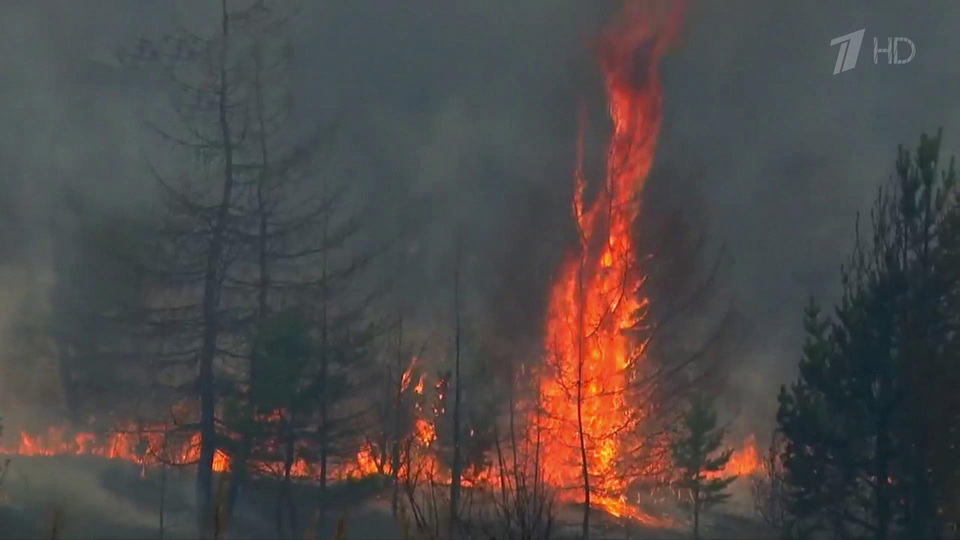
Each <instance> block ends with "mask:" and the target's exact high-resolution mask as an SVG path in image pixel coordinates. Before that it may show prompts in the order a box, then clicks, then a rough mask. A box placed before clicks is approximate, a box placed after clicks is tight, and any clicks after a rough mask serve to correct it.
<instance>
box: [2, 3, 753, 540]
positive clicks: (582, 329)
mask: <svg viewBox="0 0 960 540" xmlns="http://www.w3.org/2000/svg"><path fill="white" fill-rule="evenodd" d="M664 5H665V4H662V5H660V7H663V6H664ZM679 19H680V10H679V9H677V8H676V7H675V6H674V7H673V8H672V12H670V13H660V12H658V10H657V9H655V8H653V7H651V5H650V4H646V3H640V2H628V3H627V7H626V9H625V11H624V12H623V14H622V15H621V16H620V17H619V18H618V19H617V21H616V23H615V24H614V25H613V26H611V27H610V29H608V31H607V32H605V33H604V34H603V35H602V36H601V39H600V40H599V43H598V48H597V49H598V51H597V52H598V57H599V63H600V67H601V70H602V73H603V77H604V83H605V90H606V98H607V109H608V112H609V115H610V121H611V125H612V134H611V135H610V139H609V143H608V146H607V151H606V163H605V171H604V175H605V177H604V179H603V182H602V184H600V185H599V186H598V187H597V188H596V189H588V179H587V178H586V173H585V171H584V166H583V163H584V131H585V125H584V124H585V120H582V121H581V124H580V126H579V129H580V133H579V136H578V144H577V156H576V166H575V170H574V193H573V201H572V207H573V216H574V219H575V224H576V230H577V234H578V243H577V245H576V247H575V249H572V250H571V251H570V252H569V253H567V254H566V256H565V258H564V259H563V261H562V263H561V266H560V268H559V269H558V272H557V274H556V278H555V281H554V282H553V283H552V284H551V286H550V288H549V299H548V304H547V309H546V318H545V321H544V337H543V340H544V341H543V345H544V347H543V348H544V351H545V354H546V358H545V361H544V363H543V369H542V371H540V372H539V373H538V380H537V382H536V390H537V394H538V398H539V399H538V403H539V404H540V407H539V408H538V410H537V411H536V412H535V413H530V414H529V415H528V416H527V417H526V420H527V426H526V428H527V430H528V431H527V435H528V436H527V439H528V440H527V441H521V445H524V444H525V445H526V447H532V446H534V442H533V438H534V436H533V435H532V433H533V432H534V431H536V433H537V435H536V443H535V445H536V447H537V450H536V451H537V453H538V458H539V459H540V461H539V463H537V465H536V467H539V468H542V471H543V473H542V474H543V478H542V480H543V481H544V482H545V483H546V484H548V485H549V486H550V487H551V488H554V489H555V490H556V493H557V495H558V497H559V498H561V499H562V500H564V501H568V502H584V500H585V499H586V500H587V502H589V504H590V505H591V506H593V507H598V508H601V509H603V510H605V511H606V512H607V513H609V514H610V515H613V516H615V517H622V518H627V519H631V520H635V521H638V522H641V523H644V524H647V525H651V526H658V527H662V526H669V525H670V523H671V522H670V521H669V520H668V519H667V518H665V517H658V516H654V515H652V514H649V513H647V512H645V511H644V510H643V509H641V508H640V507H639V506H638V505H634V504H633V501H634V499H635V497H634V495H632V494H631V495H630V497H628V491H630V492H631V493H632V492H633V490H631V489H630V488H631V482H632V481H633V479H634V478H635V476H636V475H637V471H638V469H639V470H640V471H642V472H645V473H646V472H651V471H664V470H667V469H668V468H669V464H667V463H666V459H667V454H666V453H662V452H661V453H651V454H650V455H649V457H648V458H642V457H641V458H640V459H641V461H642V460H643V459H648V461H649V462H647V463H641V464H640V466H639V467H638V466H637V465H636V464H635V463H634V464H631V465H630V466H629V467H625V466H624V464H623V462H624V461H625V460H624V457H625V456H627V455H628V453H630V454H629V455H630V456H631V457H632V458H634V459H635V460H636V455H634V454H633V453H632V452H633V449H635V448H636V447H637V443H636V440H634V438H635V437H636V436H637V435H636V434H637V433H638V432H639V431H641V430H642V428H643V427H644V423H645V422H646V421H647V413H646V412H645V408H644V406H643V405H641V404H637V403H636V402H635V399H634V397H633V395H632V386H633V383H634V381H635V379H636V378H637V377H638V374H639V373H641V372H642V370H643V368H644V362H645V360H646V358H645V351H646V345H647V341H645V339H646V338H644V337H643V333H642V332H636V331H635V330H636V329H638V328H642V327H643V326H644V324H645V323H648V322H649V321H647V309H648V303H649V300H648V299H647V298H646V297H645V296H644V293H643V284H644V282H645V279H646V277H645V275H644V273H643V271H642V269H641V268H640V266H639V264H638V262H639V259H640V256H641V255H642V254H641V253H640V252H639V250H638V246H637V245H636V242H635V240H634V237H633V232H634V231H633V227H634V225H635V223H636V221H637V218H638V217H639V214H640V205H639V197H640V195H641V192H642V189H643V186H644V182H645V180H646V177H647V175H648V173H649V172H650V169H651V166H652V163H653V159H654V154H655V149H656V145H657V137H658V134H659V130H660V124H661V106H662V91H661V85H660V77H659V73H658V68H659V62H660V60H661V58H662V57H663V55H664V54H665V53H666V51H667V49H668V47H669V46H670V44H671V42H672V41H673V38H674V35H675V33H676V31H677V28H678V26H679ZM417 364H418V358H417V357H415V356H414V357H413V358H412V359H411V361H410V362H409V364H408V367H407V368H406V370H404V371H402V374H401V375H400V381H399V391H398V392H397V396H398V397H397V403H398V404H399V402H400V397H401V396H402V395H404V394H406V393H407V392H408V390H409V391H410V392H412V393H413V394H415V395H416V396H423V394H424V392H425V388H429V382H428V381H426V374H425V373H419V375H417V374H416V373H415V367H416V366H417ZM398 371H399V370H398ZM447 382H448V381H447V380H444V379H442V378H441V380H438V381H436V384H435V385H434V386H433V390H434V391H433V393H434V394H435V397H436V400H437V401H436V404H434V405H433V406H432V407H427V406H422V405H420V404H418V405H417V406H416V410H415V414H414V418H412V422H411V423H412V433H411V434H410V436H409V439H408V441H407V443H408V444H407V445H406V449H405V450H404V452H405V453H406V456H405V461H395V460H394V459H397V460H398V459H400V458H399V456H397V457H396V458H394V459H389V458H388V457H387V451H388V445H387V441H386V440H384V441H381V442H380V443H379V446H377V445H375V444H373V443H371V442H370V441H369V440H368V441H367V442H366V443H358V444H356V445H352V446H349V448H350V449H349V454H348V457H345V458H343V461H338V462H336V463H331V464H330V465H331V466H330V468H326V469H325V471H326V474H328V475H329V476H328V477H329V478H330V479H332V480H339V479H344V478H356V477H365V476H372V475H377V474H380V475H390V473H391V472H392V469H393V468H394V467H397V468H398V471H397V475H395V476H396V477H398V478H400V479H404V478H409V477H413V476H417V475H419V474H421V471H428V472H427V473H425V474H427V475H429V477H430V483H431V484H432V483H433V482H434V480H436V481H437V482H438V483H444V482H446V483H447V484H449V483H450V472H449V470H447V465H446V463H445V461H444V459H442V458H441V453H442V452H443V450H441V449H440V448H439V447H440V446H442V443H443V442H444V441H443V440H442V435H443V432H442V431H441V430H443V429H445V426H443V425H441V424H440V423H439V418H440V417H441V416H442V415H444V414H445V413H446V409H445V408H444V407H445V405H444V403H445V402H444V398H445V396H446V393H447V389H446V383H447ZM428 391H429V390H428ZM398 408H399V407H398ZM283 418H284V413H283V411H282V410H281V409H279V408H278V409H276V410H275V411H272V412H271V413H270V414H266V415H264V416H263V418H257V421H258V422H259V423H261V424H262V425H264V426H267V428H268V429H266V431H268V432H269V433H270V435H267V436H266V437H265V438H266V439H267V440H268V441H269V442H268V443H265V444H264V446H268V447H267V448H261V449H260V450H265V451H264V452H262V456H268V457H258V458H256V459H253V458H251V459H250V461H249V465H248V466H249V467H250V468H251V470H253V471H256V472H257V473H259V474H261V475H264V476H273V477H281V476H283V475H284V470H285V469H286V470H287V471H288V472H289V477H292V478H297V479H304V480H315V479H317V478H319V475H320V472H319V471H320V469H319V467H318V466H317V465H316V463H314V462H313V461H311V459H313V458H307V457H305V456H307V455H312V454H311V453H310V452H302V451H301V449H300V447H298V448H297V449H296V450H295V451H293V450H291V451H289V452H291V453H290V454H289V455H291V456H293V455H294V454H296V455H295V456H294V457H291V459H290V460H288V461H286V467H285V466H284V465H285V463H284V461H283V460H282V459H276V458H275V456H276V455H279V454H281V453H282V452H281V451H280V450H279V449H278V448H279V446H280V445H279V444H277V439H276V438H275V437H274V435H275V434H274V432H275V431H276V432H279V431H280V430H279V429H274V428H277V426H278V425H280V424H282V422H283ZM512 420H513V419H512V417H511V422H512ZM512 429H513V426H512V424H511V430H512ZM438 433H439V434H440V435H441V437H438ZM540 433H544V434H546V436H544V437H542V439H541V437H540ZM511 434H512V432H511ZM472 435H473V433H472V431H471V436H472ZM395 436H397V437H398V438H399V437H400V428H399V421H398V424H397V428H396V434H395ZM224 437H227V435H224ZM661 437H662V435H661ZM237 438H238V439H239V437H237ZM224 440H226V439H224ZM437 441H439V442H437ZM227 442H228V443H229V441H227ZM395 442H396V441H395ZM658 442H662V441H658ZM435 443H436V444H435ZM218 444H219V443H218ZM304 444H305V445H306V444H308V443H304ZM293 446H294V445H293V443H291V444H290V448H293ZM358 446H359V450H357V448H358ZM200 448H201V441H200V433H199V432H197V431H195V430H194V431H185V432H176V431H175V430H173V428H172V427H171V426H170V425H168V424H164V423H156V424H149V425H144V424H140V423H129V424H128V425H125V426H123V427H122V428H118V429H115V430H113V431H108V432H105V433H94V432H91V431H83V430H81V431H76V430H71V429H68V428H62V427H53V428H49V429H47V431H46V432H43V433H39V434H36V433H34V434H31V433H29V432H27V431H20V432H19V434H18V438H17V439H16V440H15V441H13V442H11V441H9V440H7V441H3V442H2V443H0V453H3V454H16V455H22V456H37V455H40V456H51V455H90V456H99V457H103V458H108V459H118V460H124V461H128V462H132V463H136V464H138V465H140V466H141V467H142V468H143V470H146V467H149V466H160V465H171V466H182V465H191V464H195V463H197V462H198V460H199V457H200ZM224 448H226V445H224ZM499 450H500V449H499V448H498V453H499ZM354 452H355V454H354ZM314 453H315V452H314ZM397 453H399V451H397ZM490 453H492V452H490ZM497 457H498V458H499V463H498V465H493V464H492V463H493V462H494V461H497V460H493V459H491V460H488V462H486V463H485V464H484V466H473V467H468V468H467V469H466V470H464V471H462V472H463V476H462V484H463V485H464V486H466V487H481V488H490V487H494V488H497V490H501V489H502V488H504V487H505V485H506V484H508V483H509V481H510V479H507V480H506V481H505V480H504V472H503V470H504V469H509V468H510V467H511V466H512V467H514V470H515V471H516V470H518V469H519V468H522V467H525V466H526V465H525V464H519V463H510V462H509V461H510V460H511V459H512V460H513V461H514V462H518V461H519V460H520V458H518V457H517V453H516V449H515V448H514V453H513V456H512V457H510V456H507V457H505V456H497ZM238 462H240V461H237V462H235V463H234V465H236V463H238ZM291 462H292V465H291ZM758 462H759V459H758V456H757V450H756V444H755V440H754V438H753V437H752V436H750V437H749V438H747V439H746V441H745V442H744V444H743V447H742V448H741V449H739V450H737V451H736V452H734V453H733V455H732V457H731V459H730V461H729V463H728V465H727V467H726V468H725V470H724V471H723V474H735V475H748V474H751V473H752V472H753V471H754V470H756V469H757V467H758ZM398 463H399V465H397V464H398ZM497 466H499V470H498V469H497ZM230 470H231V460H230V457H229V455H228V453H227V451H226V450H225V449H218V450H216V453H215V456H214V461H213V471H214V472H218V473H224V472H229V471H230ZM537 474H539V473H537ZM325 479H326V478H325ZM515 482H517V481H515Z"/></svg>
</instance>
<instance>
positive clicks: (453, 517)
mask: <svg viewBox="0 0 960 540" xmlns="http://www.w3.org/2000/svg"><path fill="white" fill-rule="evenodd" d="M455 250H456V253H455V261H454V268H453V316H454V344H453V347H454V368H453V369H454V386H453V464H452V466H451V469H450V524H449V525H450V530H449V537H450V538H453V535H454V532H455V531H456V526H457V520H458V512H459V504H460V475H461V470H460V467H461V465H460V242H459V240H458V241H457V245H456V247H455Z"/></svg>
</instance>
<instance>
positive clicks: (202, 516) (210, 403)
mask: <svg viewBox="0 0 960 540" xmlns="http://www.w3.org/2000/svg"><path fill="white" fill-rule="evenodd" d="M220 5H221V8H220V9H221V17H222V43H221V47H222V48H221V51H220V66H219V67H220V89H219V124H220V131H221V137H222V142H223V154H224V155H223V161H224V166H223V193H222V196H221V200H220V206H219V208H218V209H217V210H218V211H217V218H216V221H215V223H214V226H213V231H212V235H211V239H210V247H209V249H208V251H207V261H206V271H205V275H204V287H203V341H202V345H201V348H200V358H199V364H200V365H199V377H198V381H197V387H198V393H199V396H200V459H199V461H198V462H197V483H196V496H197V509H198V512H199V515H198V529H199V532H200V537H201V538H208V537H210V536H212V535H213V533H214V520H215V516H214V507H213V506H214V504H213V493H212V482H213V458H214V454H215V452H216V449H217V442H216V435H217V434H216V426H215V420H214V414H215V411H216V388H215V384H214V380H213V379H214V374H213V358H214V355H215V354H216V349H217V334H218V331H219V328H218V327H219V320H218V309H219V304H220V282H221V279H220V277H221V269H220V265H221V263H222V259H223V241H224V232H225V229H226V222H227V216H228V210H229V207H230V200H231V195H232V191H233V141H232V138H231V137H232V136H231V133H230V121H229V118H228V114H227V69H226V63H227V47H228V45H229V26H230V22H229V16H228V13H227V2H226V0H221V4H220Z"/></svg>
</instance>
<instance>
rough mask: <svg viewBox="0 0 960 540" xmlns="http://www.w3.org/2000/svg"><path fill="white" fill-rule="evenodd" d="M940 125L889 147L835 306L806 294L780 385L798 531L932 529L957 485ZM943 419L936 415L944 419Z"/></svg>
mask: <svg viewBox="0 0 960 540" xmlns="http://www.w3.org/2000/svg"><path fill="white" fill-rule="evenodd" d="M940 141H941V134H940V133H938V134H937V136H936V137H928V136H926V135H924V136H922V137H921V139H920V145H919V146H918V148H917V151H916V153H914V154H911V153H910V152H909V151H906V150H904V149H903V148H900V149H898V153H897V161H896V176H895V177H894V178H893V180H892V182H891V185H890V186H889V187H885V188H883V189H881V190H880V193H879V195H878V197H877V200H876V203H875V205H874V208H873V211H872V213H871V222H870V224H871V231H870V235H869V236H868V237H867V239H866V240H864V239H862V238H861V237H860V234H859V229H858V230H857V236H856V242H855V245H854V250H853V255H852V256H851V258H850V262H849V264H848V265H847V266H846V267H844V268H843V271H842V273H841V274H842V285H843V294H842V296H841V300H840V302H839V303H838V305H837V306H836V307H835V312H834V316H833V317H825V316H823V315H822V314H821V312H820V309H819V308H818V307H817V306H816V304H815V303H814V302H812V301H811V303H810V305H809V306H808V307H807V310H806V313H805V317H804V326H805V328H806V333H807V340H806V344H805V346H804V350H803V356H802V358H801V361H800V376H799V378H798V380H797V381H796V382H795V383H794V384H792V385H791V386H790V388H789V389H787V388H782V389H781V392H780V398H779V400H780V407H779V411H778V414H777V422H778V427H779V430H780V432H781V433H782V434H783V436H784V439H785V446H784V450H783V454H782V462H783V464H784V467H785V469H786V480H787V484H788V488H787V491H788V499H789V502H788V505H789V507H790V512H791V513H792V514H793V516H792V518H795V522H796V523H798V526H799V527H800V528H802V529H803V530H806V531H808V532H815V531H818V530H819V531H822V532H825V533H828V534H831V535H833V536H835V537H851V536H870V537H874V538H879V539H886V538H890V537H906V538H929V537H935V536H938V535H939V534H941V529H940V528H939V527H940V524H939V521H940V519H941V518H940V517H938V515H937V514H938V509H942V507H943V503H944V499H945V498H949V497H950V496H951V495H949V493H950V492H951V488H950V486H951V485H953V486H955V485H956V480H955V477H954V476H953V475H951V474H949V471H950V469H951V467H950V466H947V465H946V463H948V462H953V463H955V462H956V459H957V457H958V456H957V448H958V446H957V445H956V442H955V439H956V435H955V434H956V431H955V430H951V428H950V424H949V422H950V420H949V419H955V418H957V415H958V411H960V407H958V402H957V400H956V399H955V398H953V397H952V396H954V395H955V394H956V392H955V384H954V383H955V381H956V369H955V368H952V366H953V365H954V364H955V356H951V352H950V350H951V343H952V342H955V340H956V338H955V336H956V332H957V329H958V325H957V320H958V319H957V315H958V308H960V306H958V304H957V303H956V302H955V301H952V299H953V295H955V294H956V291H957V290H958V286H960V272H958V271H957V267H956V265H955V264H951V262H950V261H951V259H950V255H949V254H950V253H956V250H957V238H956V237H955V236H951V235H950V234H948V232H949V231H950V226H949V224H950V223H951V222H952V221H953V220H954V219H955V217H954V216H956V215H957V212H958V210H957V205H956V195H955V193H954V190H953V188H954V184H955V173H954V168H953V162H952V161H951V162H950V164H949V165H948V166H947V167H946V169H945V170H941V169H940V160H939V151H940ZM945 421H946V423H945Z"/></svg>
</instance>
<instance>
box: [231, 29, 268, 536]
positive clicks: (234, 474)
mask: <svg viewBox="0 0 960 540" xmlns="http://www.w3.org/2000/svg"><path fill="white" fill-rule="evenodd" d="M254 93H255V106H256V115H257V124H258V127H259V133H258V138H259V143H260V174H259V176H258V178H257V217H258V219H259V224H258V225H259V230H258V236H257V263H258V271H259V278H260V279H259V281H258V283H257V329H258V331H259V329H260V328H262V327H263V321H264V319H265V318H266V316H267V311H268V308H269V304H268V294H269V291H270V271H269V270H270V269H269V266H268V253H267V222H268V220H269V217H270V216H269V215H268V210H267V207H266V199H265V197H264V192H263V191H264V187H265V184H266V182H267V180H268V179H269V177H270V159H269V154H268V152H267V136H266V125H265V119H264V104H263V80H262V50H261V48H260V43H259V42H258V43H257V47H256V50H255V51H254ZM251 361H252V360H251ZM251 367H252V366H251ZM251 387H252V384H251ZM253 398H254V396H253V391H252V389H251V390H250V391H249V392H248V396H247V399H248V402H249V403H248V406H249V409H248V410H247V411H246V412H245V413H242V414H243V415H244V421H245V423H246V425H244V426H242V434H241V437H240V446H239V448H238V451H237V452H236V453H235V454H234V456H233V460H231V463H230V491H229V492H228V494H227V510H226V515H227V518H228V519H229V518H231V517H233V511H234V508H235V507H236V503H237V498H238V497H239V494H240V488H241V487H242V486H243V484H244V483H245V482H246V480H247V461H248V460H249V458H250V445H251V440H250V429H251V428H252V424H253V421H254V416H255V408H256V405H255V403H254V401H255V400H254V399H253Z"/></svg>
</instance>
